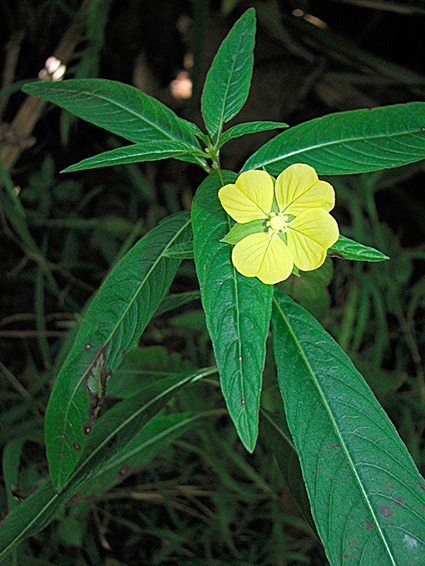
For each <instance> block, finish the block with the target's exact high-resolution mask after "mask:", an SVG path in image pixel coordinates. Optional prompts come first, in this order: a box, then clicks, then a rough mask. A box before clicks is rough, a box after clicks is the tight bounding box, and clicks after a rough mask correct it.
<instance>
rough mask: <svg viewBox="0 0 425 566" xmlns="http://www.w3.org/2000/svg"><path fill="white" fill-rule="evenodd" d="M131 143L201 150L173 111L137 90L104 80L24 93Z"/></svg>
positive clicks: (35, 86) (40, 85) (34, 87)
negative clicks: (181, 144)
mask: <svg viewBox="0 0 425 566" xmlns="http://www.w3.org/2000/svg"><path fill="white" fill-rule="evenodd" d="M22 90H23V91H24V92H26V93H28V94H32V95H34V96H39V97H40V98H43V99H44V100H48V101H50V102H54V103H55V104H57V105H58V106H61V107H62V108H65V109H66V110H69V111H70V112H72V113H73V114H75V115H76V116H78V117H79V118H82V119H83V120H87V121H88V122H91V123H92V124H95V125H96V126H100V127H101V128H105V130H108V131H109V132H113V133H114V134H118V135H119V136H122V137H123V138H125V139H128V140H130V141H132V142H135V143H137V142H153V141H161V140H163V141H178V142H186V143H188V144H190V145H192V146H193V147H194V148H195V149H197V150H199V144H198V141H197V139H196V138H195V136H194V135H193V134H191V133H190V132H189V131H188V130H187V128H186V127H185V126H184V125H182V123H181V121H180V118H178V117H177V116H176V114H174V112H173V111H172V110H170V109H169V108H167V107H166V106H165V105H164V104H161V102H159V101H158V100H156V99H155V98H152V97H151V96H148V95H147V94H144V93H143V92H141V91H140V90H138V89H137V88H135V87H133V86H129V85H126V84H122V83H119V82H117V81H110V80H105V79H71V80H68V81H63V82H47V81H45V82H37V83H29V84H27V85H25V86H24V87H23V89H22Z"/></svg>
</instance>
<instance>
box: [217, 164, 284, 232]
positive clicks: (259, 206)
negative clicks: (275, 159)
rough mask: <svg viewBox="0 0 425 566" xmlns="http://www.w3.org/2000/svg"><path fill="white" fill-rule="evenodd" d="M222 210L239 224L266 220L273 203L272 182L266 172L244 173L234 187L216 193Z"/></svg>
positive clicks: (223, 188) (227, 186) (226, 186)
mask: <svg viewBox="0 0 425 566" xmlns="http://www.w3.org/2000/svg"><path fill="white" fill-rule="evenodd" d="M218 198H219V199H220V201H221V204H222V206H223V208H224V210H225V211H226V212H227V214H229V215H230V216H231V217H232V218H233V220H236V222H239V223H240V224H245V223H246V222H251V220H258V219H260V218H266V216H267V213H268V212H270V209H271V207H272V202H273V180H272V178H271V176H270V175H269V174H268V173H266V171H245V172H244V173H241V174H240V175H239V177H238V178H237V179H236V182H235V184H234V185H225V186H224V187H222V188H221V189H220V190H219V191H218Z"/></svg>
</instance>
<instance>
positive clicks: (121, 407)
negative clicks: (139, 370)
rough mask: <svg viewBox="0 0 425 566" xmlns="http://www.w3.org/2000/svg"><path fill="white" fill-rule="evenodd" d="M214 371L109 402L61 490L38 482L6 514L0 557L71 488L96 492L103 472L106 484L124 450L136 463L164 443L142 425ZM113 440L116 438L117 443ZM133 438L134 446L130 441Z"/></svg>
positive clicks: (47, 517)
mask: <svg viewBox="0 0 425 566" xmlns="http://www.w3.org/2000/svg"><path fill="white" fill-rule="evenodd" d="M215 372H216V370H215V369H214V368H212V369H211V368H206V369H203V370H198V371H196V372H194V373H191V374H185V375H180V376H179V378H176V380H175V382H174V383H173V384H172V385H170V384H168V383H167V384H165V382H162V383H163V384H164V385H166V386H165V387H161V384H159V385H158V386H157V387H156V388H154V395H150V393H152V391H151V392H150V391H149V390H146V391H144V392H141V393H139V394H137V395H133V396H132V397H130V398H129V399H127V400H125V401H123V402H122V403H119V404H118V405H115V406H114V407H113V408H112V409H111V410H110V411H108V412H107V413H105V414H104V415H102V417H100V418H99V421H97V422H96V424H95V426H94V428H93V433H92V435H91V436H90V438H89V440H88V442H87V445H86V449H85V451H84V453H83V455H82V457H81V460H80V461H79V462H78V464H77V467H76V469H75V471H74V473H73V474H72V475H71V477H69V478H68V480H66V482H65V484H64V489H63V490H62V492H61V493H59V494H58V493H57V492H56V491H55V489H54V487H53V484H52V482H51V481H50V480H47V481H44V482H43V483H42V484H41V485H40V487H39V488H38V489H37V491H36V492H35V493H34V494H32V495H31V496H30V497H28V498H27V499H26V500H25V501H24V502H22V503H20V504H19V505H18V506H17V507H16V508H14V509H13V511H12V512H11V513H9V514H8V516H7V518H6V520H5V522H4V523H3V524H2V525H1V527H0V561H1V560H3V558H5V557H6V556H7V555H8V554H9V553H10V552H11V551H12V550H13V549H14V548H16V547H17V546H18V545H19V544H20V543H21V542H22V541H23V540H24V539H25V538H28V537H30V536H33V535H35V534H36V533H38V532H39V531H41V530H42V529H43V528H45V527H46V526H47V525H48V524H49V523H50V522H51V520H52V519H53V517H54V515H55V513H56V512H57V511H58V509H59V508H60V507H61V506H62V505H63V504H64V503H66V502H67V501H69V500H70V498H71V497H72V496H73V495H75V494H76V493H77V492H79V491H81V493H82V494H83V493H84V494H86V493H88V492H89V491H91V490H94V491H97V489H98V488H99V483H98V482H101V481H102V477H103V476H104V474H106V476H107V478H105V484H104V487H108V485H106V479H108V480H110V473H111V470H113V469H116V466H119V465H120V463H121V462H122V463H123V465H124V463H127V464H128V457H129V453H130V452H133V460H132V463H133V467H134V465H137V463H138V462H140V460H138V458H140V457H141V456H142V457H143V454H144V455H146V452H145V450H147V454H148V455H149V456H151V455H152V453H151V447H152V445H153V444H155V445H156V448H157V449H159V448H160V447H161V446H163V445H165V444H167V442H168V438H169V435H168V434H167V431H165V430H162V433H161V434H160V435H159V436H158V435H157V433H155V431H153V430H152V426H147V427H146V428H145V425H146V424H149V422H150V421H151V419H152V418H155V417H154V416H155V415H156V414H157V413H158V411H160V410H161V409H162V408H163V407H164V405H165V404H166V403H167V401H169V400H170V399H171V397H172V396H174V395H175V394H177V393H178V392H179V391H180V390H181V389H182V388H184V387H186V386H187V385H190V384H192V383H195V382H196V381H198V380H199V379H201V378H202V377H205V376H208V375H211V374H213V373H215ZM217 412H218V411H207V412H204V413H199V414H197V415H192V416H191V417H189V419H188V421H186V422H184V421H182V422H181V426H180V427H179V426H176V425H175V426H172V427H171V429H169V432H170V434H171V435H173V436H174V437H175V436H176V434H179V433H180V431H181V432H184V431H185V430H187V428H188V426H192V425H193V424H195V423H196V422H198V421H199V418H203V417H211V416H215V415H216V414H217ZM164 433H165V434H164ZM118 438H119V442H117V439H118ZM136 438H137V441H138V444H137V446H136V445H135V439H136ZM130 467H131V465H130ZM126 469H127V468H126ZM127 471H129V470H128V469H127ZM119 479H120V477H119V474H117V480H119Z"/></svg>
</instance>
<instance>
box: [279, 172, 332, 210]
mask: <svg viewBox="0 0 425 566" xmlns="http://www.w3.org/2000/svg"><path fill="white" fill-rule="evenodd" d="M275 190H276V200H277V203H278V205H279V210H281V211H282V212H284V213H285V214H292V215H294V216H296V215H297V214H299V213H300V212H302V211H303V210H305V209H306V208H323V209H324V210H326V212H329V211H330V210H332V209H333V207H334V206H335V191H334V189H333V187H332V185H330V184H329V183H326V181H319V178H318V177H317V173H316V171H315V170H314V169H313V167H311V166H310V165H305V164H303V163H295V164H294V165H290V166H289V167H288V168H287V169H285V170H284V171H282V173H281V174H280V175H279V176H278V178H277V179H276V188H275Z"/></svg>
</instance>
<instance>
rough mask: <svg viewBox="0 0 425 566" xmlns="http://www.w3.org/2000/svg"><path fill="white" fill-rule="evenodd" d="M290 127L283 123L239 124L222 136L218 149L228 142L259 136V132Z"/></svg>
mask: <svg viewBox="0 0 425 566" xmlns="http://www.w3.org/2000/svg"><path fill="white" fill-rule="evenodd" d="M288 127H289V126H288V124H285V123H283V122H247V123H245V124H237V125H236V126H233V127H232V128H229V129H228V130H226V131H225V132H223V133H222V134H221V136H220V143H219V144H218V147H222V146H223V145H224V144H225V143H227V142H228V141H230V140H233V139H235V138H240V137H241V136H246V135H247V134H257V133H258V132H268V131H270V130H276V129H282V128H288Z"/></svg>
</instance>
